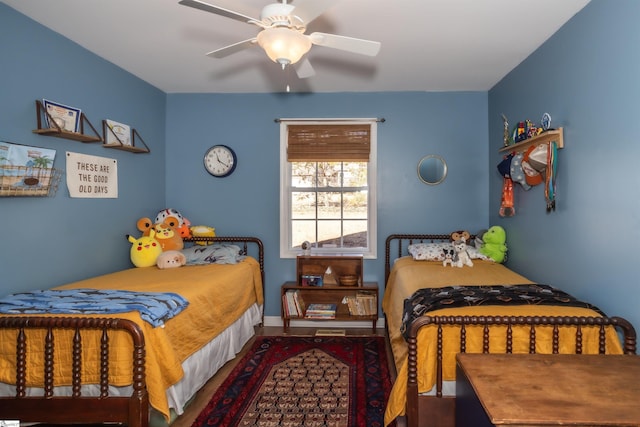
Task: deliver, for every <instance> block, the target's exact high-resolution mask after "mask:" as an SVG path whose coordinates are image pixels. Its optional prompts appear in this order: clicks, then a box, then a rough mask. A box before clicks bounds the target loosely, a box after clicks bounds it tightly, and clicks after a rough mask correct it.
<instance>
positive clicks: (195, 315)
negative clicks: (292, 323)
mask: <svg viewBox="0 0 640 427" xmlns="http://www.w3.org/2000/svg"><path fill="white" fill-rule="evenodd" d="M79 288H89V289H118V290H126V291H135V292H160V293H166V292H170V293H176V294H178V295H180V296H182V297H183V298H185V299H186V300H187V301H188V306H187V307H186V308H185V309H184V310H183V311H182V312H180V313H179V314H178V315H176V316H175V317H173V318H171V319H169V320H167V321H166V322H165V323H164V324H163V325H161V326H158V327H153V326H152V325H151V324H150V323H148V322H146V321H144V320H142V318H141V316H140V313H139V312H136V311H132V312H128V313H117V314H84V315H83V316H86V317H101V318H111V317H114V318H118V319H129V320H131V321H133V322H135V323H136V324H137V325H138V326H139V327H140V328H141V330H142V331H143V335H144V340H145V344H146V345H145V350H146V364H145V368H146V369H145V370H146V387H147V390H148V394H149V403H150V405H151V407H152V408H154V409H156V410H157V411H158V412H160V413H161V414H162V415H163V416H164V417H165V419H166V420H169V418H170V408H169V403H168V398H167V389H169V388H170V387H171V386H173V385H175V384H176V383H178V382H179V381H181V380H183V377H184V370H183V363H184V362H185V361H186V360H187V359H189V358H190V357H191V356H193V355H194V354H195V353H197V352H198V351H199V350H200V349H202V348H203V347H204V346H205V345H207V344H208V343H209V342H211V341H212V340H213V339H214V338H216V337H218V336H219V335H220V334H222V333H223V331H225V329H227V328H228V327H229V326H230V325H232V324H234V322H236V321H238V319H240V318H241V317H242V316H243V315H244V314H245V313H246V312H247V311H248V310H250V309H251V308H252V307H253V309H254V310H255V309H256V307H258V310H259V312H260V316H259V317H258V319H257V323H260V322H261V310H262V304H263V301H264V295H263V292H264V291H263V289H264V288H263V271H262V252H260V262H258V260H256V259H255V258H253V257H251V256H247V257H243V259H242V260H241V261H239V262H238V263H237V264H215V263H214V264H208V265H187V266H183V267H180V268H173V269H158V268H156V267H155V266H154V267H146V268H131V269H127V270H123V271H119V272H115V273H111V274H106V275H103V276H99V277H94V278H90V279H86V280H82V281H79V282H75V283H71V284H67V285H65V286H61V287H58V288H55V289H79ZM50 316H59V317H65V316H69V315H64V314H55V315H50ZM74 316H76V315H74ZM254 319H255V316H254ZM30 332H34V331H30ZM37 333H40V334H42V335H44V333H45V332H44V331H37ZM15 335H16V331H12V330H9V329H4V330H0V382H2V383H5V384H11V383H13V382H14V381H15V375H16V367H15V363H16V362H15V352H16V339H15ZM94 335H95V336H90V337H89V338H88V339H85V340H84V342H83V345H84V347H83V350H82V351H83V357H84V356H85V354H86V358H95V357H96V356H95V354H96V351H95V350H94V349H93V348H92V347H93V346H99V345H100V336H99V334H97V333H96V334H94ZM56 339H57V341H56V344H55V345H56V347H59V348H63V347H65V346H71V345H72V339H73V336H72V333H71V332H69V333H68V334H63V335H61V336H60V337H56ZM43 342H44V338H43V337H42V338H41V339H33V336H32V339H30V340H28V341H27V343H28V344H29V347H28V348H27V355H28V356H27V357H28V358H27V367H28V371H27V374H28V375H27V386H35V385H37V384H40V387H42V384H43V382H42V376H43V370H44V369H43V361H42V354H43ZM97 348H99V347H97ZM109 353H110V355H109V384H110V386H115V387H121V386H127V385H130V384H131V378H132V377H131V371H132V359H133V356H132V346H131V340H130V339H128V337H127V336H126V334H125V333H124V332H118V333H115V334H114V336H113V338H111V339H110V341H109ZM12 354H13V357H12V356H11V355H12ZM55 356H56V359H54V365H55V366H56V367H57V368H56V370H55V376H54V384H55V385H56V386H69V385H71V383H72V378H71V375H72V371H71V367H70V366H69V365H70V363H69V361H68V360H66V361H65V360H60V359H59V358H62V357H68V356H64V354H63V353H60V352H58V353H55ZM88 360H89V359H87V360H85V359H83V372H82V376H83V382H84V383H86V382H95V383H97V382H98V378H99V376H100V372H99V365H96V364H91V363H88ZM85 365H86V368H85ZM211 375H213V373H209V376H208V377H207V379H208V378H209V377H210V376H211ZM179 409H180V410H181V409H182V408H179Z"/></svg>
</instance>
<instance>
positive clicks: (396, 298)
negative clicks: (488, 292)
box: [382, 235, 623, 425]
mask: <svg viewBox="0 0 640 427" xmlns="http://www.w3.org/2000/svg"><path fill="white" fill-rule="evenodd" d="M416 237H417V235H413V236H412V240H411V241H413V239H415V238H416ZM390 239H391V237H390ZM389 244H390V241H389V239H388V241H387V262H388V263H390V264H391V265H388V266H387V272H388V273H387V274H388V278H387V282H386V287H385V292H384V297H383V301H382V309H383V311H384V314H385V317H386V325H387V332H388V336H389V340H390V345H391V348H392V352H393V357H394V362H395V366H396V371H397V378H396V380H395V382H394V385H393V389H392V392H391V396H390V398H389V400H388V403H387V407H386V413H385V425H388V424H389V423H390V422H391V421H393V420H394V419H395V418H396V417H398V416H401V415H405V413H406V411H407V409H408V408H407V400H408V399H407V384H408V370H409V368H408V365H409V363H408V343H407V340H406V339H405V336H403V333H402V332H401V329H402V324H403V316H405V312H404V304H405V299H407V298H410V297H411V296H412V295H413V294H414V293H415V292H416V291H418V290H419V289H423V288H443V287H449V286H474V285H521V284H531V283H533V282H531V281H530V280H528V279H527V278H525V277H523V276H521V275H519V274H517V273H515V272H513V271H511V270H509V269H508V268H506V267H505V266H504V265H502V264H497V263H494V262H492V261H487V260H481V259H474V260H473V267H468V266H464V267H462V268H457V267H450V266H448V267H444V266H443V263H442V262H435V261H416V260H414V259H413V258H412V257H411V256H400V257H399V258H397V259H391V258H390V253H389V251H390V249H389ZM400 244H402V243H400ZM399 253H402V252H401V251H400V252H399ZM425 315H426V316H430V317H432V318H435V317H437V316H453V317H455V316H478V317H481V316H484V317H487V316H515V317H517V316H524V317H527V316H550V317H554V316H570V317H602V316H601V314H599V313H598V312H597V311H595V310H593V309H590V308H583V307H571V306H561V305H559V306H555V305H505V306H492V305H477V306H465V307H455V308H444V309H438V310H434V311H430V312H427V313H425ZM530 330H531V328H530V326H529V325H526V326H514V327H513V330H512V334H513V338H512V341H513V344H512V345H513V348H512V352H514V353H523V352H524V353H527V352H529V351H530ZM441 332H442V336H443V337H444V339H443V341H442V347H441V350H440V351H441V357H442V370H441V373H442V380H443V382H445V383H446V382H449V383H450V384H449V390H451V383H452V382H453V381H454V380H455V369H456V365H455V355H456V353H459V352H460V345H461V344H460V327H459V326H446V325H445V326H442V330H441ZM484 332H485V331H484V329H483V326H467V327H466V330H465V340H466V344H465V345H466V349H465V351H466V352H472V353H482V352H483V346H484V345H485V344H484V342H483V334H484ZM490 332H491V334H490V336H489V340H488V341H489V343H488V344H489V348H490V352H498V353H505V352H506V348H505V346H506V341H505V336H506V326H495V325H493V326H491V329H490ZM582 334H583V335H582V352H583V353H585V354H587V353H598V351H599V348H600V341H599V334H598V328H591V329H587V328H585V330H584V331H582ZM437 335H438V326H437V325H428V326H423V327H421V328H420V329H419V330H418V333H417V340H416V342H417V374H416V376H417V389H418V393H420V394H421V395H422V394H434V393H435V385H436V382H437V367H436V363H437V357H438V353H437V352H438V344H437V343H438V341H437V339H438V337H437ZM559 335H560V337H559V349H558V351H559V352H560V353H575V351H576V348H575V338H574V337H575V328H573V327H562V328H561V329H560V331H559ZM564 338H567V339H564ZM553 345H554V344H553V327H550V326H544V327H538V328H537V329H536V340H535V348H536V352H538V353H551V352H552V351H553V348H552V347H553ZM606 351H607V353H613V354H620V353H622V351H623V350H622V346H621V344H620V341H619V338H618V336H617V333H616V331H615V329H614V328H610V330H608V331H607V332H606ZM453 384H454V383H453ZM445 393H446V392H445ZM453 393H454V394H455V385H453ZM440 400H442V399H440ZM416 411H417V410H416ZM434 419H435V416H434ZM409 423H410V425H417V421H416V420H415V419H413V420H412V419H409ZM435 424H438V422H435ZM420 425H426V423H425V420H422V419H421V423H420Z"/></svg>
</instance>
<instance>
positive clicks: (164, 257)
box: [156, 251, 187, 269]
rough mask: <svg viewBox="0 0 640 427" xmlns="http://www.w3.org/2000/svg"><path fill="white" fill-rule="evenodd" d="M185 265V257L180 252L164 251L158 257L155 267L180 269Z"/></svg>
mask: <svg viewBox="0 0 640 427" xmlns="http://www.w3.org/2000/svg"><path fill="white" fill-rule="evenodd" d="M186 263H187V257H186V256H184V254H183V253H182V252H180V251H165V252H162V253H161V254H160V255H158V259H157V260H156V265H157V266H158V268H160V269H165V268H177V267H182V266H183V265H185V264H186Z"/></svg>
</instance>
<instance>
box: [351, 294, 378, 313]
mask: <svg viewBox="0 0 640 427" xmlns="http://www.w3.org/2000/svg"><path fill="white" fill-rule="evenodd" d="M343 303H345V304H347V307H348V308H349V314H351V315H352V316H374V315H377V314H378V301H377V298H376V295H375V294H374V293H371V292H365V291H362V292H357V293H356V294H355V295H350V296H345V297H344V299H343Z"/></svg>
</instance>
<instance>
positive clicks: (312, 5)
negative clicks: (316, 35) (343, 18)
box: [293, 0, 339, 25]
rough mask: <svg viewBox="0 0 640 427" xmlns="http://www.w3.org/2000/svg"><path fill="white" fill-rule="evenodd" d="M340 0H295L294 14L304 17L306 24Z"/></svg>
mask: <svg viewBox="0 0 640 427" xmlns="http://www.w3.org/2000/svg"><path fill="white" fill-rule="evenodd" d="M338 1H339V0H322V1H321V0H295V1H294V2H293V5H294V6H295V9H294V10H293V15H295V16H297V17H299V18H300V19H302V21H303V22H304V23H305V25H306V24H308V23H309V22H311V21H313V20H314V19H316V18H317V17H318V16H320V15H322V14H323V13H324V11H325V10H328V9H329V8H331V7H333V5H335V4H337V3H338Z"/></svg>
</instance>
